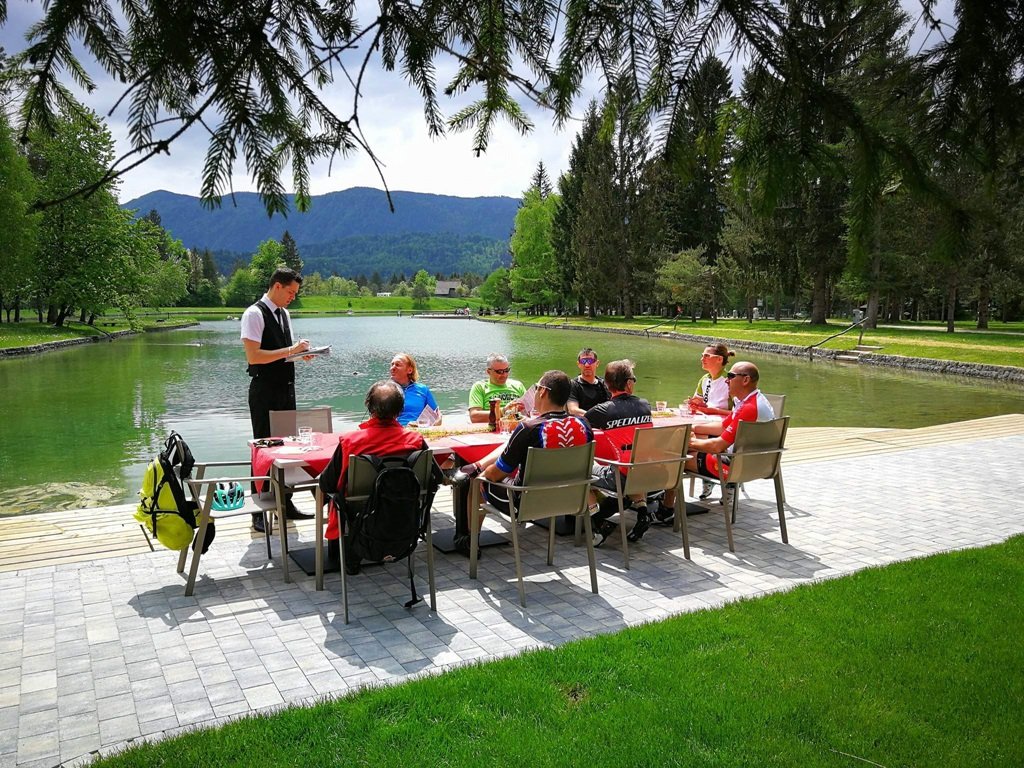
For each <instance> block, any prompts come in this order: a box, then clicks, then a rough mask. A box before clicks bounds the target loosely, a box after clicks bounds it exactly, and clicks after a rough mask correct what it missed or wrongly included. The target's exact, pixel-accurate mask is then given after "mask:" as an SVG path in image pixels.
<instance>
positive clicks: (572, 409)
mask: <svg viewBox="0 0 1024 768" xmlns="http://www.w3.org/2000/svg"><path fill="white" fill-rule="evenodd" d="M565 410H567V411H568V412H569V415H570V416H580V417H585V416H586V415H587V412H586V411H585V410H583V409H582V408H580V404H579V402H578V401H576V400H573V399H572V398H569V402H568V403H566V404H565Z"/></svg>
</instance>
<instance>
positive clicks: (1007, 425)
mask: <svg viewBox="0 0 1024 768" xmlns="http://www.w3.org/2000/svg"><path fill="white" fill-rule="evenodd" d="M981 435H985V436H987V437H992V438H996V437H1008V436H1013V435H1024V414H1008V415H1004V416H993V417H991V418H987V419H977V420H974V421H962V422H956V423H953V424H942V425H938V426H934V427H922V428H920V429H857V428H827V427H809V428H800V427H795V428H793V429H791V430H790V432H789V438H788V441H787V442H788V445H787V451H786V458H785V463H786V465H793V464H800V463H806V462H811V461H829V460H833V459H844V458H849V457H853V456H864V455H869V454H877V453H881V452H884V453H896V452H899V451H904V450H910V449H913V448H920V447H925V446H929V445H940V444H943V443H947V442H950V441H958V440H969V439H977V438H978V437H979V436H981ZM296 501H297V502H298V504H299V506H300V507H302V508H305V509H307V511H311V508H312V503H313V502H312V498H311V497H310V496H308V495H306V494H300V495H298V496H297V497H296ZM450 504H451V502H450V498H449V496H448V495H447V494H444V493H442V494H439V496H438V499H437V506H438V507H439V508H440V510H441V511H450ZM133 512H134V505H131V504H121V505H117V506H112V507H98V508H94V509H81V510H74V511H60V512H44V513H40V514H34V515H24V516H20V517H7V518H0V571H14V570H21V569H27V568H43V567H47V566H53V565H59V564H61V563H75V562H83V561H90V560H97V559H100V558H106V557H120V556H122V555H132V554H139V553H143V552H148V551H149V550H150V548H149V545H148V543H147V541H146V538H145V536H143V534H142V531H141V529H140V528H139V526H138V525H137V524H136V523H135V522H134V521H133V520H132V513H133ZM290 525H294V523H291V524H290ZM298 525H299V528H300V530H301V529H310V530H311V529H312V521H309V522H307V521H302V522H300V523H299V524H298ZM251 538H254V534H253V532H252V531H251V529H250V528H249V521H248V518H245V517H234V518H228V519H227V520H223V521H221V522H220V523H218V525H217V539H218V541H222V540H244V539H251ZM309 538H311V533H310V534H309Z"/></svg>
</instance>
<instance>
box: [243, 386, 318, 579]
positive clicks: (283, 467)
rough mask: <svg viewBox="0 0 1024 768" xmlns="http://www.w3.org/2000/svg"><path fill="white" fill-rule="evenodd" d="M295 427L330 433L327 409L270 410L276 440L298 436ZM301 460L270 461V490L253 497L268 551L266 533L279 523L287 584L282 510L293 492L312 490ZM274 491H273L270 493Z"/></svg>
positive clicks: (286, 551)
mask: <svg viewBox="0 0 1024 768" xmlns="http://www.w3.org/2000/svg"><path fill="white" fill-rule="evenodd" d="M299 427H310V428H311V429H312V430H313V431H314V432H321V433H325V434H329V433H333V432H334V425H333V419H332V416H331V406H329V405H318V406H315V407H313V408H305V409H299V410H295V411H271V412H270V432H271V434H273V435H274V436H276V437H288V436H292V435H296V434H298V431H299ZM304 467H305V462H303V461H298V460H296V461H284V460H281V459H278V460H277V461H276V462H274V466H273V468H272V470H271V474H273V475H274V476H275V479H276V480H277V482H276V484H275V485H274V486H273V488H269V489H265V490H264V492H263V493H261V494H257V495H255V496H254V497H253V501H254V502H255V503H256V506H258V507H260V509H262V510H263V511H264V513H269V514H268V515H267V519H266V521H265V524H267V525H268V527H267V534H268V538H267V546H268V552H269V546H270V538H269V536H270V534H272V533H273V525H274V519H275V518H276V519H277V520H280V521H281V532H280V539H281V568H282V570H283V571H284V577H285V581H286V582H287V581H290V580H291V578H290V575H289V568H288V536H287V527H286V526H285V524H284V520H285V508H286V506H287V499H288V497H290V496H291V495H292V494H293V493H295V491H297V490H309V491H310V492H312V491H313V486H312V485H311V478H310V476H309V473H308V472H306V470H305V469H304ZM275 489H276V492H272V491H273V490H275Z"/></svg>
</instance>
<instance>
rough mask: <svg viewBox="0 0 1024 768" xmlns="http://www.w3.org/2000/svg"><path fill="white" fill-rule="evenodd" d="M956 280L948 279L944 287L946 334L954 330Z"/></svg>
mask: <svg viewBox="0 0 1024 768" xmlns="http://www.w3.org/2000/svg"><path fill="white" fill-rule="evenodd" d="M955 322H956V279H955V278H952V277H951V278H949V283H948V284H947V286H946V333H953V332H954V331H955V330H956V327H955Z"/></svg>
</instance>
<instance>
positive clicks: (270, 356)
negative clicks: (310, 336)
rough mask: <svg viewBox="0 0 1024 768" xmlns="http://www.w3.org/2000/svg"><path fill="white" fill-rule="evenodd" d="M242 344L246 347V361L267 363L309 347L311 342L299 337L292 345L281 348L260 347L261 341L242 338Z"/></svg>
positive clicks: (254, 363) (249, 362) (259, 363)
mask: <svg viewBox="0 0 1024 768" xmlns="http://www.w3.org/2000/svg"><path fill="white" fill-rule="evenodd" d="M242 345H243V346H244V347H245V362H247V363H248V364H249V365H266V364H267V363H273V362H274V361H276V360H283V359H284V358H286V357H288V355H294V354H297V353H298V352H305V351H306V350H307V349H309V342H308V341H306V340H305V339H299V340H298V341H297V342H295V343H294V344H292V345H291V346H290V347H282V348H281V349H260V342H258V341H253V340H252V339H242Z"/></svg>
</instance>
